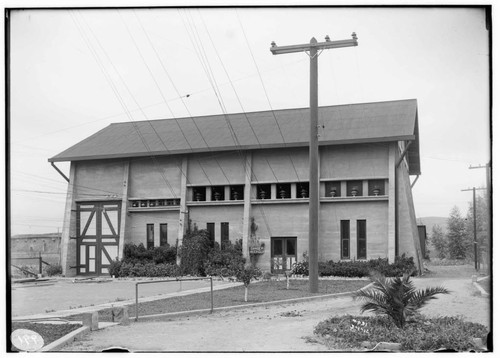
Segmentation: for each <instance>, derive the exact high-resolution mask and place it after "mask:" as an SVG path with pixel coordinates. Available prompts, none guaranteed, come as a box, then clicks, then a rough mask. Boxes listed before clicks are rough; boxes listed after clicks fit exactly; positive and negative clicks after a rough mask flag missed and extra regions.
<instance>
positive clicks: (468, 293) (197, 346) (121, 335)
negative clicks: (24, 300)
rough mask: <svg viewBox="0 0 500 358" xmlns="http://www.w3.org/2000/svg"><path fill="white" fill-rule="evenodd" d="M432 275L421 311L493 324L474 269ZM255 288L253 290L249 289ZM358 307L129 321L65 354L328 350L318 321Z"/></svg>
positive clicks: (317, 305)
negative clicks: (432, 292)
mask: <svg viewBox="0 0 500 358" xmlns="http://www.w3.org/2000/svg"><path fill="white" fill-rule="evenodd" d="M431 270H432V271H433V272H432V274H430V275H428V276H424V277H419V278H415V279H414V282H415V284H416V285H417V287H419V288H423V287H427V286H437V285H443V286H444V287H446V288H447V289H449V290H451V291H452V293H451V294H450V295H440V296H439V298H438V299H436V300H432V301H431V302H430V303H429V304H428V305H427V306H426V307H424V308H423V309H422V313H423V314H425V315H427V316H430V317H435V316H456V315H462V316H463V317H464V319H465V320H466V321H471V322H477V323H481V324H484V325H486V326H489V325H490V299H489V298H485V297H481V296H480V295H479V294H478V293H477V291H476V290H475V288H474V286H473V285H472V281H471V274H472V273H474V270H473V269H471V268H470V267H452V268H450V267H431ZM250 289H251V288H250ZM359 306H360V303H358V302H354V301H353V300H352V299H351V298H350V297H339V298H334V299H328V300H322V301H310V302H303V303H293V304H286V305H285V304H283V305H279V306H272V307H260V308H245V309H240V310H235V311H226V312H218V313H214V314H212V315H203V316H194V317H193V316H192V317H183V318H176V319H175V320H172V321H158V322H137V323H135V322H131V324H130V325H129V326H115V327H112V328H108V329H105V330H101V331H97V332H92V333H90V334H88V335H87V336H85V337H83V338H82V339H80V340H78V341H75V342H73V343H71V344H70V345H67V346H65V347H64V348H63V349H62V350H63V351H94V352H95V351H102V350H104V349H108V348H112V347H121V348H125V349H128V350H130V351H163V352H164V351H169V352H228V351H231V352H245V351H246V352H283V351H294V352H296V351H310V352H313V351H324V350H325V349H326V348H325V347H324V346H322V345H320V344H317V343H310V342H309V340H308V339H307V338H306V337H307V336H311V335H312V334H313V330H314V327H315V325H316V324H318V322H320V321H322V320H325V319H327V318H328V317H330V316H333V315H343V314H354V315H357V314H359Z"/></svg>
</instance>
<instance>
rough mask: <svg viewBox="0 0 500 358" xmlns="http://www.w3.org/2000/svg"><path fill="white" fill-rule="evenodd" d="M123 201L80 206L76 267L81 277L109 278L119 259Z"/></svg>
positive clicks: (82, 204)
mask: <svg viewBox="0 0 500 358" xmlns="http://www.w3.org/2000/svg"><path fill="white" fill-rule="evenodd" d="M120 207H121V203H120V202H96V203H79V204H77V218H76V219H77V221H76V231H77V248H76V262H77V265H76V268H77V274H78V275H90V276H98V275H108V274H109V271H108V268H109V266H110V263H111V261H112V260H116V259H117V257H118V242H119V238H120V231H119V229H120Z"/></svg>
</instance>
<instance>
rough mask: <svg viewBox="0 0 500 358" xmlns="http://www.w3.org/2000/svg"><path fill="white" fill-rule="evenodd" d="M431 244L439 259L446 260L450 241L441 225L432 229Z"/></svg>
mask: <svg viewBox="0 0 500 358" xmlns="http://www.w3.org/2000/svg"><path fill="white" fill-rule="evenodd" d="M431 243H432V246H434V248H435V249H436V252H437V255H438V257H439V258H440V259H444V258H446V255H447V254H448V240H447V239H446V236H445V235H444V231H443V228H442V227H441V226H440V225H434V226H433V227H432V234H431Z"/></svg>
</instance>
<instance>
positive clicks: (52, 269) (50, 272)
mask: <svg viewBox="0 0 500 358" xmlns="http://www.w3.org/2000/svg"><path fill="white" fill-rule="evenodd" d="M45 273H46V274H47V276H56V275H61V274H62V266H61V265H50V266H47V267H46V268H45Z"/></svg>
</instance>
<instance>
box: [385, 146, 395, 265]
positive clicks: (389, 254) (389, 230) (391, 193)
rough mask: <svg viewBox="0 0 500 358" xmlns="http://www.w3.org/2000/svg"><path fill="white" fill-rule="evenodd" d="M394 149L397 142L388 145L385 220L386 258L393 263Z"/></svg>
mask: <svg viewBox="0 0 500 358" xmlns="http://www.w3.org/2000/svg"><path fill="white" fill-rule="evenodd" d="M396 149H397V143H394V144H393V145H391V146H390V147H389V167H388V168H387V170H388V171H389V173H388V174H389V183H388V188H387V195H388V196H389V204H388V210H389V212H388V215H387V217H388V222H387V258H388V259H389V263H393V262H394V260H395V257H396V170H395V165H396Z"/></svg>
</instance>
